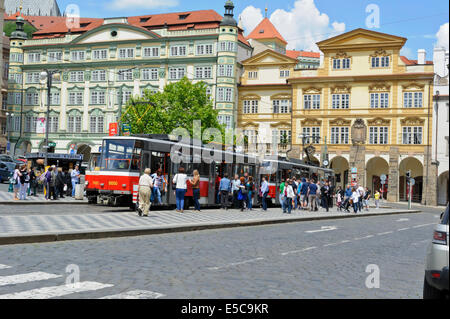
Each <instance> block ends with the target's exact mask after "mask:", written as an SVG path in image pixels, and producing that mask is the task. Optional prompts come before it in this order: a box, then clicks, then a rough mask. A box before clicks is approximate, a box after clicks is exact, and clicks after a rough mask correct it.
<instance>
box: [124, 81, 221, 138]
mask: <svg viewBox="0 0 450 319" xmlns="http://www.w3.org/2000/svg"><path fill="white" fill-rule="evenodd" d="M206 88H207V85H206V83H204V82H198V83H195V84H194V83H192V82H191V81H190V80H188V79H187V78H186V77H185V78H183V79H181V80H180V81H178V82H175V83H170V84H168V85H167V86H166V87H165V88H164V91H163V92H157V93H151V92H150V91H148V90H147V91H145V93H144V95H143V96H142V97H139V98H135V99H132V100H130V101H129V102H128V103H127V105H126V106H125V108H124V112H123V116H122V123H128V124H130V125H131V133H132V134H170V133H171V132H172V131H173V130H174V129H177V128H184V129H186V130H187V131H188V132H189V133H190V134H191V136H193V124H194V120H200V121H201V126H202V132H203V131H204V130H205V129H207V128H217V129H219V130H220V131H221V133H222V136H224V126H223V125H222V124H220V123H219V122H218V120H217V116H218V111H217V110H215V109H214V106H213V102H212V101H211V100H210V98H209V96H208V94H207V93H206ZM148 102H151V103H152V104H149V103H148Z"/></svg>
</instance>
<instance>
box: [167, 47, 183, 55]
mask: <svg viewBox="0 0 450 319" xmlns="http://www.w3.org/2000/svg"><path fill="white" fill-rule="evenodd" d="M170 55H171V56H186V46H185V45H177V46H173V47H170Z"/></svg>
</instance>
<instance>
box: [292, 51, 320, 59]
mask: <svg viewBox="0 0 450 319" xmlns="http://www.w3.org/2000/svg"><path fill="white" fill-rule="evenodd" d="M286 55H287V56H288V57H290V58H293V59H298V58H299V57H304V58H316V59H320V53H319V52H308V51H296V50H286Z"/></svg>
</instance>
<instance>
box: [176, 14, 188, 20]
mask: <svg viewBox="0 0 450 319" xmlns="http://www.w3.org/2000/svg"><path fill="white" fill-rule="evenodd" d="M178 17H179V18H180V20H186V18H187V17H189V14H180V15H179V16H178Z"/></svg>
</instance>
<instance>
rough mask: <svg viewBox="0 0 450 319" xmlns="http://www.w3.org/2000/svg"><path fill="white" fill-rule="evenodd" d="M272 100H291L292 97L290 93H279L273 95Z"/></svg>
mask: <svg viewBox="0 0 450 319" xmlns="http://www.w3.org/2000/svg"><path fill="white" fill-rule="evenodd" d="M270 99H271V100H290V99H292V95H290V94H289V93H278V94H275V95H272V96H271V97H270Z"/></svg>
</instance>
